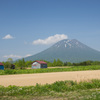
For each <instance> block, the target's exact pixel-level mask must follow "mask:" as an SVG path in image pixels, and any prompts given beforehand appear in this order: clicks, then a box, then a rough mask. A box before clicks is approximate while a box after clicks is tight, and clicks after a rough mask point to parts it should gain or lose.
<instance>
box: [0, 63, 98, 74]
mask: <svg viewBox="0 0 100 100" xmlns="http://www.w3.org/2000/svg"><path fill="white" fill-rule="evenodd" d="M99 69H100V65H95V66H75V67H74V66H73V67H70V68H56V67H55V68H46V69H14V70H13V69H8V70H0V75H8V74H28V73H47V72H64V71H83V70H99Z"/></svg>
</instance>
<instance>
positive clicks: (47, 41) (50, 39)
mask: <svg viewBox="0 0 100 100" xmlns="http://www.w3.org/2000/svg"><path fill="white" fill-rule="evenodd" d="M67 38H68V37H67V35H65V34H56V35H54V36H50V37H48V38H46V39H44V40H43V39H38V40H35V41H33V43H32V44H45V45H46V44H53V43H56V42H58V41H60V40H63V39H67Z"/></svg>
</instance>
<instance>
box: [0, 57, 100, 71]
mask: <svg viewBox="0 0 100 100" xmlns="http://www.w3.org/2000/svg"><path fill="white" fill-rule="evenodd" d="M42 61H44V62H46V63H47V65H48V67H56V66H87V65H100V61H90V60H88V61H83V62H79V63H71V62H67V61H66V62H62V61H61V60H60V59H57V60H56V59H54V61H53V62H49V61H46V60H42ZM32 62H33V61H31V60H30V61H25V60H24V58H23V59H20V60H17V61H15V62H14V61H13V60H12V58H8V60H7V61H6V62H2V63H3V64H4V67H5V69H14V68H13V67H12V66H13V65H14V66H15V68H16V69H17V68H18V69H25V68H28V67H29V68H31V65H32Z"/></svg>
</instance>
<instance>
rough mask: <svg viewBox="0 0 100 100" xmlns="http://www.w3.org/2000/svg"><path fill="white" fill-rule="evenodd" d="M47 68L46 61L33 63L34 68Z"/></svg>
mask: <svg viewBox="0 0 100 100" xmlns="http://www.w3.org/2000/svg"><path fill="white" fill-rule="evenodd" d="M39 68H47V63H46V62H44V61H37V60H36V61H34V62H33V63H32V69H39Z"/></svg>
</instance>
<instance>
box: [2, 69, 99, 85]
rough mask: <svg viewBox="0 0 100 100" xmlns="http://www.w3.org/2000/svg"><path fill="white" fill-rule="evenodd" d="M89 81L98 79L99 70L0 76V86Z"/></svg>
mask: <svg viewBox="0 0 100 100" xmlns="http://www.w3.org/2000/svg"><path fill="white" fill-rule="evenodd" d="M90 79H100V70H94V71H73V72H54V73H39V74H19V75H0V85H3V86H9V85H16V86H30V85H36V83H39V84H46V83H49V84H50V83H53V82H55V81H64V80H73V81H78V82H79V81H84V80H90Z"/></svg>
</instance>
